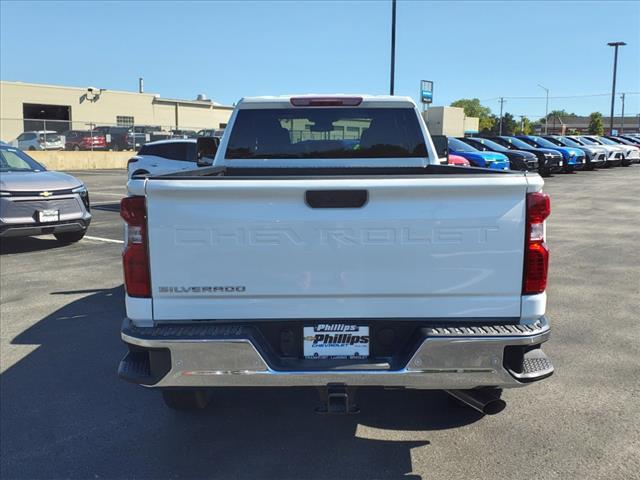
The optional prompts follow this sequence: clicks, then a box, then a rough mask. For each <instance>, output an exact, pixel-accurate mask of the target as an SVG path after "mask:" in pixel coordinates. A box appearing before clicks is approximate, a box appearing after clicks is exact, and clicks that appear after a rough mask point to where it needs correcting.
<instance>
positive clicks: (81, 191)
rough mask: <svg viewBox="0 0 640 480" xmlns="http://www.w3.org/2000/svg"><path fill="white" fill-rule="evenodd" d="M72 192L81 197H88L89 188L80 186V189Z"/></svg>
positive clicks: (77, 188)
mask: <svg viewBox="0 0 640 480" xmlns="http://www.w3.org/2000/svg"><path fill="white" fill-rule="evenodd" d="M71 191H72V192H73V193H79V194H80V195H86V194H87V187H86V186H84V185H80V186H79V187H76V188H74V189H73V190H71Z"/></svg>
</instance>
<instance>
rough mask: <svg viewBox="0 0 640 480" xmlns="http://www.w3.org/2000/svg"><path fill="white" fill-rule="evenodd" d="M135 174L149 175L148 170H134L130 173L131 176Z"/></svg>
mask: <svg viewBox="0 0 640 480" xmlns="http://www.w3.org/2000/svg"><path fill="white" fill-rule="evenodd" d="M136 175H149V172H147V171H146V170H136V171H135V172H133V173H132V174H131V176H132V177H134V176H136Z"/></svg>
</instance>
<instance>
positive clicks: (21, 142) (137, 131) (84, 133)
mask: <svg viewBox="0 0 640 480" xmlns="http://www.w3.org/2000/svg"><path fill="white" fill-rule="evenodd" d="M223 132H224V129H217V128H216V129H202V130H199V131H195V130H183V129H173V130H169V131H166V130H163V129H162V128H161V127H159V126H153V125H136V126H133V127H112V126H97V127H95V128H94V129H92V130H67V131H66V132H62V133H60V132H56V131H54V130H37V131H30V132H23V133H21V134H20V135H19V136H18V137H17V138H16V139H14V140H13V141H11V142H10V145H11V146H13V147H16V148H19V149H20V150H31V151H34V150H76V151H77V150H115V151H120V150H138V149H139V148H140V147H142V146H143V145H145V144H147V143H149V142H155V141H158V140H168V139H187V138H197V137H217V138H220V137H222V134H223Z"/></svg>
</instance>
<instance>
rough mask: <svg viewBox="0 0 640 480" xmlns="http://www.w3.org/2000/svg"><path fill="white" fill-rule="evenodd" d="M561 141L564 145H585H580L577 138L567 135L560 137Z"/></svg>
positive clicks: (575, 146)
mask: <svg viewBox="0 0 640 480" xmlns="http://www.w3.org/2000/svg"><path fill="white" fill-rule="evenodd" d="M560 141H561V142H562V144H563V145H566V146H567V147H574V148H580V147H582V146H583V145H580V144H579V143H578V142H576V141H575V140H573V139H571V138H567V137H560Z"/></svg>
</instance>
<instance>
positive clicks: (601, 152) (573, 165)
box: [447, 135, 640, 176]
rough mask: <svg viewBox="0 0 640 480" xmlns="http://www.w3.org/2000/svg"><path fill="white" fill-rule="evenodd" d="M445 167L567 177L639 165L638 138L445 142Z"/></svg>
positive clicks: (558, 137) (530, 137) (509, 138)
mask: <svg viewBox="0 0 640 480" xmlns="http://www.w3.org/2000/svg"><path fill="white" fill-rule="evenodd" d="M447 147H448V154H449V157H451V156H455V159H454V160H453V161H451V159H449V163H452V164H458V165H459V164H460V160H459V159H458V157H462V158H464V159H465V160H467V161H468V162H469V164H470V165H471V166H475V167H485V168H492V169H498V170H508V169H510V170H529V171H537V172H539V173H540V174H541V175H543V176H548V175H550V174H551V173H557V172H565V173H571V172H574V171H578V170H593V169H594V168H607V167H617V166H629V165H631V164H632V163H640V136H636V135H627V136H608V137H603V136H595V135H571V136H563V135H542V136H540V135H516V136H509V135H502V136H487V137H460V138H453V137H450V138H448V139H447Z"/></svg>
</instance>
